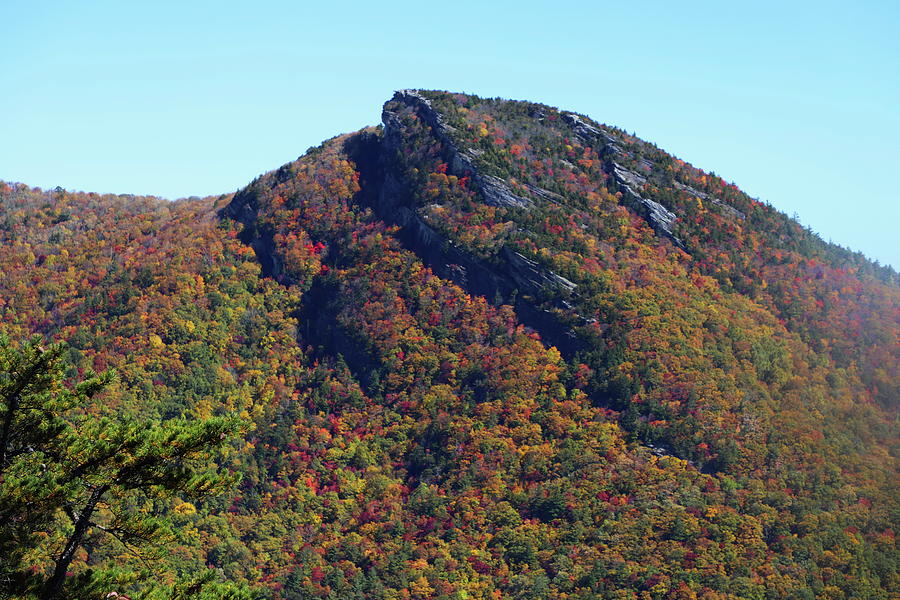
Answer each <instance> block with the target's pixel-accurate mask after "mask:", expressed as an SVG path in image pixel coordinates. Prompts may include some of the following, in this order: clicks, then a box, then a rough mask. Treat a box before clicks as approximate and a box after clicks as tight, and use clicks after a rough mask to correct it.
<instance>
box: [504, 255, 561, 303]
mask: <svg viewBox="0 0 900 600" xmlns="http://www.w3.org/2000/svg"><path fill="white" fill-rule="evenodd" d="M501 254H502V255H503V258H504V259H506V262H507V264H508V265H509V266H510V270H509V274H510V276H511V277H512V278H513V280H514V281H515V282H516V284H517V285H518V287H519V288H520V289H522V290H523V291H526V292H529V293H536V292H540V291H542V290H544V289H546V288H555V289H562V290H566V291H568V292H574V291H575V289H576V288H577V287H578V285H577V284H575V283H572V282H571V281H569V280H568V279H566V278H565V277H562V276H561V275H557V274H556V273H554V272H553V271H550V270H549V269H544V268H542V267H541V266H540V265H539V264H538V263H536V262H535V261H533V260H530V259H528V258H525V257H524V256H522V255H521V254H519V253H518V252H515V251H513V250H510V249H509V248H508V247H504V248H503V251H502V252H501Z"/></svg>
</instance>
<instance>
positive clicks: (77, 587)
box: [0, 338, 242, 600]
mask: <svg viewBox="0 0 900 600" xmlns="http://www.w3.org/2000/svg"><path fill="white" fill-rule="evenodd" d="M63 350H64V349H63V347H62V346H61V345H52V346H49V347H46V348H45V347H43V346H42V345H41V343H40V340H38V339H34V340H31V341H29V342H27V343H25V344H22V346H21V347H19V348H16V347H14V346H13V345H12V344H11V343H10V342H9V340H8V339H5V338H0V597H10V598H11V597H17V598H18V597H37V598H41V599H46V600H51V599H57V598H81V597H87V596H91V597H94V596H96V593H97V592H98V591H100V590H98V587H97V586H98V585H100V584H101V582H102V580H103V579H104V577H102V576H99V575H97V574H95V573H92V572H89V571H88V572H85V573H83V574H81V575H80V576H78V577H72V576H70V575H69V570H70V567H71V566H72V563H73V560H74V559H75V556H76V553H77V551H78V550H79V548H82V547H83V546H84V545H85V543H86V540H87V539H88V537H89V536H90V538H91V540H92V541H91V543H92V544H94V545H96V541H95V539H97V538H99V539H107V540H110V541H115V543H119V544H121V545H123V546H124V547H125V548H127V549H128V550H129V551H130V552H133V553H135V554H138V555H141V554H142V552H144V550H145V549H152V548H154V547H158V546H159V544H160V543H163V542H164V541H165V539H166V537H167V536H166V532H167V529H168V528H169V523H168V522H167V521H166V519H165V518H164V517H162V510H163V507H165V506H166V503H165V502H163V501H164V500H166V499H168V498H171V497H173V496H178V497H181V498H194V499H198V498H203V497H204V496H208V495H209V494H212V493H216V492H219V491H221V490H223V489H225V488H226V487H228V486H230V485H232V484H233V483H234V479H235V478H234V477H233V476H229V475H222V474H219V473H216V472H215V471H214V470H213V469H212V468H211V465H212V464H213V462H212V460H211V456H210V451H211V450H213V449H214V448H215V447H217V446H219V445H220V444H222V443H223V441H224V440H226V439H228V438H229V436H231V435H233V434H234V433H235V432H236V431H237V429H238V427H239V424H240V423H239V421H237V420H235V419H229V418H221V417H216V418H210V419H206V420H203V421H188V420H184V419H175V420H170V421H166V422H165V423H150V422H144V421H139V420H136V419H133V418H129V417H122V418H118V419H111V418H97V417H95V416H93V415H91V414H90V413H89V412H88V411H86V410H85V409H86V408H87V406H88V401H89V400H90V399H91V397H93V396H94V395H95V394H97V393H98V392H99V391H101V390H102V389H104V388H105V387H106V386H107V385H108V384H109V382H110V381H111V379H112V375H111V374H110V373H103V374H100V375H96V374H89V375H88V376H87V377H86V378H84V379H83V380H82V381H80V382H79V383H77V384H76V385H75V386H74V387H67V386H65V385H64V384H63V380H64V365H63V364H62V361H61V356H62V353H63ZM38 547H41V551H42V552H43V553H45V554H46V555H48V556H49V557H50V558H49V561H48V563H49V564H46V565H38V566H39V567H44V568H38V569H37V572H35V569H34V568H33V567H34V566H35V565H34V562H33V560H29V561H27V562H26V558H27V557H28V555H29V553H33V552H34V551H35V550H36V549H37V548H38ZM151 554H152V552H151ZM105 579H106V581H110V577H106V578H105ZM132 579H133V578H132ZM205 583H208V577H203V578H200V579H198V580H196V581H194V582H189V583H187V584H181V585H180V586H178V587H176V588H175V589H173V590H171V591H172V592H173V593H175V592H177V593H178V595H179V596H180V597H197V596H198V594H200V593H201V590H202V589H203V588H204V587H205V588H206V589H207V590H209V589H210V587H209V586H205V585H204V584H205ZM144 587H145V588H146V589H147V590H151V587H152V586H144ZM213 587H215V586H213ZM191 590H193V591H191ZM219 591H221V592H222V593H221V594H215V595H216V596H217V597H235V598H236V597H241V596H242V594H241V593H239V592H235V591H234V590H224V589H222V590H219ZM189 592H190V594H188V593H189ZM152 593H156V594H159V593H160V592H159V591H156V592H152V591H151V594H152ZM204 595H205V594H204Z"/></svg>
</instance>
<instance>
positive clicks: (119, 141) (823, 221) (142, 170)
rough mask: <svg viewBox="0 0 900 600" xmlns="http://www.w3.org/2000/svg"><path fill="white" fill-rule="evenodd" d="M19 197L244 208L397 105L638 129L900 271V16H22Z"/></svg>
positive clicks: (515, 8) (12, 150)
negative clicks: (530, 111) (189, 199)
mask: <svg viewBox="0 0 900 600" xmlns="http://www.w3.org/2000/svg"><path fill="white" fill-rule="evenodd" d="M0 23H2V33H0V74H2V77H3V79H2V93H0V179H4V180H7V181H21V182H24V183H28V184H30V185H37V186H41V187H55V186H57V185H60V186H62V187H64V188H67V189H71V190H84V191H97V192H115V193H135V194H154V195H159V196H163V197H168V198H176V197H180V196H189V195H208V194H215V193H222V192H230V191H234V190H236V189H238V188H240V187H241V186H243V185H244V184H246V183H247V182H249V181H250V180H251V179H252V178H253V177H255V176H256V175H258V174H260V173H262V172H265V171H268V170H271V169H273V168H276V167H278V166H279V165H281V164H283V163H285V162H287V161H289V160H292V159H294V158H296V157H297V156H298V155H300V154H302V153H303V152H304V151H305V150H306V148H308V147H310V146H314V145H318V143H319V142H321V141H322V140H323V139H326V138H329V137H331V136H333V135H336V134H338V133H342V132H346V131H352V130H355V129H358V128H360V127H362V126H364V125H369V124H376V123H378V122H379V120H380V111H381V105H382V103H383V102H384V101H385V100H387V99H388V98H389V97H390V96H391V94H392V92H393V91H394V90H395V89H399V88H405V87H419V88H436V89H449V90H454V91H463V92H471V93H476V94H479V95H483V96H502V97H506V98H514V99H525V100H533V101H538V102H544V103H547V104H551V105H554V106H559V107H561V108H565V109H568V110H574V111H577V112H581V113H585V114H588V115H590V116H591V117H593V118H595V119H596V120H598V121H601V122H605V123H608V124H612V125H617V126H619V127H622V128H624V129H627V130H628V131H633V132H635V133H637V134H638V135H639V136H641V137H643V138H644V139H646V140H649V141H652V142H654V143H656V144H657V145H659V146H660V147H662V148H663V149H665V150H668V151H669V152H671V153H673V154H675V155H676V156H678V157H680V158H682V159H684V160H687V161H689V162H691V163H693V164H694V165H695V166H698V167H700V168H703V169H706V170H709V171H715V172H716V173H718V174H720V175H722V176H723V177H725V178H726V179H727V180H729V181H734V182H735V183H737V184H738V185H739V186H740V187H741V188H742V189H744V190H745V191H747V192H748V193H749V194H751V195H753V196H756V197H759V198H760V199H762V200H767V201H769V202H771V203H772V204H773V205H775V206H776V207H778V208H779V209H780V210H783V211H784V212H786V213H788V214H793V213H795V212H796V213H798V214H799V217H800V220H801V222H802V223H803V224H804V225H809V226H811V227H812V228H813V229H814V230H816V231H817V232H819V233H820V234H821V235H822V237H824V238H825V239H832V240H833V241H835V242H837V243H840V244H842V245H845V246H850V247H851V248H853V249H855V250H862V251H863V252H865V253H866V254H867V255H869V256H871V257H873V258H876V259H878V260H880V261H881V262H882V263H890V264H892V265H894V266H895V267H900V241H898V238H900V236H898V234H897V230H898V224H900V203H898V200H900V193H898V185H897V180H896V178H897V176H898V175H900V2H897V1H896V0H882V1H865V0H862V1H856V2H829V1H817V2H805V1H804V2H791V1H790V0H782V1H778V2H770V1H768V0H763V1H759V2H735V3H726V2H671V1H665V2H655V1H645V2H640V3H628V2H622V1H620V0H617V1H616V2H603V1H601V0H595V1H589V2H578V1H574V2H559V1H557V2H528V1H527V0H526V1H519V2H505V1H499V2H469V1H467V0H462V1H455V2H425V1H419V2H408V1H404V0H399V1H393V2H323V1H317V2H304V1H293V2H290V1H285V2H273V1H264V0H259V1H256V2H240V3H238V2H228V1H219V2H190V1H189V0H185V1H183V2H171V1H168V0H163V1H155V2H122V1H121V0H118V1H115V2H112V1H92V0H84V1H81V2H58V1H53V0H45V1H41V2H30V1H26V0H0Z"/></svg>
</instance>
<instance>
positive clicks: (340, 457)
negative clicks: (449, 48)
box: [0, 91, 900, 600]
mask: <svg viewBox="0 0 900 600" xmlns="http://www.w3.org/2000/svg"><path fill="white" fill-rule="evenodd" d="M0 248H2V252H0V270H2V273H3V275H4V276H3V277H2V278H0V333H3V334H6V335H8V336H9V337H10V338H12V339H20V340H21V339H25V338H27V337H28V336H30V335H32V334H40V335H42V336H45V337H46V338H47V339H48V340H54V341H63V342H66V343H67V344H68V350H67V352H66V355H65V357H64V358H65V360H66V362H67V364H68V365H69V373H68V375H69V377H70V378H71V380H72V381H76V380H78V379H80V378H81V377H82V376H83V375H84V374H85V373H88V372H90V371H102V370H104V369H113V370H114V371H115V372H116V373H117V374H118V379H117V380H116V382H115V383H114V384H112V385H111V386H109V387H108V388H107V389H106V390H105V391H104V392H103V393H101V394H100V395H99V396H97V397H96V398H94V399H93V400H92V403H91V405H90V407H89V408H88V409H87V410H88V412H89V413H90V414H94V415H97V416H98V417H100V416H103V415H116V414H118V415H121V414H127V415H131V416H133V417H135V418H146V419H150V420H162V421H164V422H165V421H166V420H168V419H174V418H176V417H189V418H197V419H204V418H208V417H211V416H238V417H240V418H241V419H243V420H244V421H245V422H246V423H248V425H247V426H246V428H245V430H246V432H245V433H244V434H243V436H242V437H241V438H240V439H236V440H234V441H232V442H230V443H229V444H227V445H226V447H225V448H224V449H222V451H221V452H219V453H218V454H217V458H216V460H217V464H216V466H217V467H218V468H220V469H221V470H222V471H223V472H234V473H239V474H240V475H241V480H240V483H239V484H237V487H235V488H234V489H233V490H232V492H229V493H228V494H226V495H220V496H218V497H213V498H209V499H206V500H204V501H202V502H199V501H198V502H197V503H192V502H189V501H188V500H186V499H180V498H171V499H168V500H165V502H168V504H167V505H166V506H165V507H164V509H165V512H166V514H167V518H168V519H169V520H170V522H171V525H172V532H173V538H172V539H171V540H170V541H169V542H167V545H166V547H165V552H163V553H157V554H159V556H157V557H155V558H154V559H153V560H154V561H155V562H151V563H148V562H146V560H145V557H141V556H140V555H139V552H137V551H135V550H134V549H129V548H127V547H124V546H122V545H120V544H117V543H116V541H115V540H110V539H106V538H103V537H102V536H100V535H97V536H96V537H94V538H90V539H89V541H88V543H86V544H85V547H84V549H83V550H81V551H80V553H79V554H78V556H77V557H76V560H75V561H74V562H73V568H72V575H73V576H74V575H77V574H79V573H82V574H83V573H85V572H86V571H87V570H88V569H92V573H94V574H95V576H96V577H108V578H109V580H110V581H116V578H119V580H121V581H122V582H123V583H122V585H124V586H126V587H123V588H122V589H120V590H119V591H122V590H126V589H131V590H133V593H135V595H137V594H138V593H140V591H141V590H145V591H146V590H147V589H149V588H148V587H147V585H146V584H145V583H142V578H143V580H147V579H154V578H156V579H160V580H161V581H163V582H171V581H175V579H176V578H178V577H189V576H193V575H196V574H197V573H200V572H204V571H206V570H207V569H215V570H216V573H217V577H218V579H219V580H221V581H228V582H234V583H237V584H247V585H249V586H250V588H251V589H252V590H253V591H254V593H256V594H257V595H258V596H259V597H260V598H272V599H281V598H284V599H292V598H342V599H343V598H390V599H404V600H405V599H426V598H428V599H430V598H442V599H455V600H464V599H472V600H474V599H495V598H523V599H524V598H542V599H543V598H546V599H551V598H553V599H556V598H585V599H586V598H640V599H645V598H652V599H682V598H683V599H689V598H707V599H716V598H722V599H725V598H748V599H749V598H753V599H757V598H760V599H761V598H765V599H776V598H833V599H842V598H848V599H849V598H873V599H874V598H877V599H885V600H887V599H889V598H894V597H896V596H897V595H898V594H900V576H898V552H897V548H896V540H895V534H894V531H895V530H896V528H897V526H898V516H900V504H898V489H897V487H898V486H897V484H898V477H897V465H896V451H897V441H898V438H897V419H898V412H897V411H898V403H897V399H898V385H900V360H898V353H900V287H898V278H897V275H896V273H895V272H894V271H892V270H891V269H890V268H887V267H879V266H876V265H875V264H873V263H872V262H870V261H869V260H867V259H865V258H864V257H862V256H861V255H859V254H854V253H851V252H849V251H847V250H845V249H842V248H840V247H838V246H835V245H831V244H826V243H825V242H823V241H822V240H820V239H819V238H818V237H817V236H816V235H815V234H814V233H812V232H811V231H809V230H806V229H804V228H802V227H801V226H800V225H799V224H797V223H796V222H795V221H793V220H791V219H789V218H787V217H786V216H785V215H783V214H782V213H780V212H778V211H777V210H776V209H774V208H773V207H771V206H769V205H767V204H765V203H761V202H759V201H758V200H755V199H752V198H750V197H748V196H746V195H745V194H743V193H742V192H741V191H740V190H739V189H738V188H737V187H735V186H734V185H733V184H728V183H725V182H724V181H723V180H721V179H720V178H718V177H715V176H713V175H711V174H709V173H706V172H703V171H701V170H699V169H697V168H695V167H693V166H691V165H690V164H687V163H686V162H684V161H682V160H679V159H676V158H674V157H672V156H670V155H668V154H666V153H665V152H663V151H662V150H660V149H658V148H656V147H655V146H653V145H651V144H649V143H647V142H644V141H642V140H639V139H637V138H634V137H633V136H630V135H628V134H626V133H625V132H624V131H622V130H620V129H617V128H613V127H608V126H604V125H601V124H598V123H595V122H593V121H592V120H590V119H588V118H586V117H583V116H580V115H575V114H572V113H568V112H565V111H560V110H557V109H555V108H551V107H548V106H543V105H538V104H532V103H527V102H512V101H505V100H485V99H480V98H477V97H475V96H468V95H462V94H450V93H445V92H424V91H422V92H413V91H403V92H398V93H397V94H396V95H395V96H394V98H393V99H391V100H390V101H389V102H388V103H387V104H385V107H384V115H383V124H382V125H381V126H378V127H373V128H368V129H365V130H363V131H360V132H357V133H353V134H349V135H344V136H340V137H336V138H334V139H331V140H329V141H327V142H325V143H324V144H322V145H321V146H320V147H318V148H314V149H310V150H309V151H308V152H307V153H306V154H304V155H303V156H301V157H300V158H299V159H297V160H296V161H294V162H291V163H288V164H286V165H284V166H282V167H281V168H279V169H277V170H275V171H272V172H271V173H268V174H266V175H263V176H261V177H260V178H258V179H257V180H255V181H254V182H252V183H251V184H249V185H248V186H247V187H246V188H244V189H242V190H240V191H238V192H237V193H235V194H234V195H228V196H221V197H218V198H207V199H193V200H181V201H177V202H171V203H170V202H167V201H163V200H159V199H156V198H138V197H130V196H129V197H123V196H99V195H96V194H84V193H72V192H67V191H65V190H61V189H57V190H53V191H42V190H39V189H34V188H29V187H27V186H24V185H21V184H2V183H0ZM160 502H162V500H160ZM157 508H158V507H157ZM43 539H44V541H43V542H42V544H43V546H41V547H37V548H35V549H34V550H33V551H31V552H29V553H28V554H27V556H26V558H27V559H28V560H30V561H31V563H30V565H31V566H33V569H32V570H33V571H34V572H41V571H42V570H46V569H48V568H49V567H48V564H47V561H46V557H47V556H48V554H52V549H53V545H54V544H58V543H59V540H58V538H57V537H55V536H54V535H47V536H46V537H45V538H43ZM148 569H151V570H152V572H153V576H152V577H150V576H149V575H148V573H150V571H148ZM113 571H115V572H113ZM128 572H130V573H131V574H132V575H133V574H135V573H137V574H141V573H143V574H144V575H141V576H138V577H137V578H136V579H137V582H135V581H134V579H135V577H133V576H131V583H127V582H126V580H128V579H129V577H126V575H125V573H128ZM104 573H106V575H104ZM129 585H130V586H131V587H128V586H129Z"/></svg>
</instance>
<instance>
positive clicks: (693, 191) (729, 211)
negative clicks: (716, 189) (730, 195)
mask: <svg viewBox="0 0 900 600" xmlns="http://www.w3.org/2000/svg"><path fill="white" fill-rule="evenodd" d="M675 187H677V188H678V189H679V190H681V191H683V192H687V193H688V194H690V195H692V196H696V197H697V198H700V200H702V201H704V202H708V203H710V204H714V205H716V206H718V207H719V208H721V209H722V212H723V213H725V215H726V216H729V217H731V218H732V219H741V220H743V219H746V218H747V215H745V214H744V213H742V212H741V211H739V210H738V209H736V208H735V207H733V206H731V205H730V204H728V203H726V202H722V201H721V200H719V199H718V198H716V197H715V196H710V195H709V194H707V193H706V192H701V191H700V190H698V189H697V188H694V187H691V186H689V185H685V184H683V183H681V182H680V181H676V182H675Z"/></svg>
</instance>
